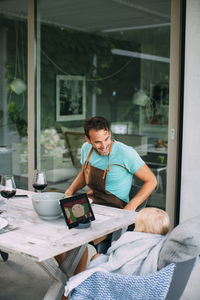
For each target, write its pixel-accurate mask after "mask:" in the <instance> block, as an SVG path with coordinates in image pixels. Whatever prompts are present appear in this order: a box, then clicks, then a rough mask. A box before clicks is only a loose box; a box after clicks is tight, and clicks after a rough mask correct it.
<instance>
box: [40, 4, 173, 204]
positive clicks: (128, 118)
mask: <svg viewBox="0 0 200 300" xmlns="http://www.w3.org/2000/svg"><path fill="white" fill-rule="evenodd" d="M37 21H38V22H37V25H38V37H37V38H38V39H37V40H38V48H39V50H40V51H38V70H40V72H39V73H38V85H37V86H38V98H37V101H38V112H37V117H38V147H37V155H38V166H39V167H41V168H45V169H46V171H47V177H48V181H49V185H48V188H49V189H58V190H62V191H64V190H65V189H66V188H67V186H68V185H69V184H70V183H71V182H72V180H73V179H74V177H75V176H76V174H77V173H78V171H79V170H80V148H81V144H82V143H83V142H84V134H83V127H82V126H83V121H84V119H85V117H89V116H94V115H102V116H104V117H106V118H107V119H108V120H109V121H110V123H111V129H112V133H113V137H114V138H115V139H116V140H119V141H121V142H124V143H125V144H128V145H130V146H132V147H135V149H136V150H137V151H138V152H139V154H140V155H141V156H142V158H143V159H144V160H145V162H146V163H147V164H148V165H149V167H150V168H151V169H152V170H153V172H154V173H155V175H156V176H157V178H158V182H159V184H158V187H157V189H156V191H155V192H154V193H153V194H152V196H151V198H150V200H149V205H151V206H157V207H162V208H165V195H166V172H167V137H168V105H169V46H170V45H169V43H170V1H166V0H160V1H156V3H154V2H152V1H149V2H147V1H134V2H133V1H124V2H123V1H109V0H106V1H97V0H96V1H91V0H88V1H84V2H80V1H78V0H73V1H67V2H65V3H63V2H60V1H57V2H56V3H54V5H51V4H50V3H49V1H47V0H43V1H41V5H40V8H39V11H38V20H37ZM134 181H135V183H136V184H140V183H138V182H137V180H136V179H134Z"/></svg>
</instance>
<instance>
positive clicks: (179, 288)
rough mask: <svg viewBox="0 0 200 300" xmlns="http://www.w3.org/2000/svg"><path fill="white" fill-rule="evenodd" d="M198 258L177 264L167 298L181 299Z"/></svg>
mask: <svg viewBox="0 0 200 300" xmlns="http://www.w3.org/2000/svg"><path fill="white" fill-rule="evenodd" d="M196 260H197V258H196V257H194V258H192V259H189V260H187V261H183V262H179V263H176V264H175V265H176V268H175V270H174V274H173V277H172V282H171V285H170V287H169V290H168V293H167V296H166V300H172V299H180V297H181V296H182V294H183V292H184V290H185V287H186V285H187V282H188V280H189V278H190V275H191V273H192V270H193V268H194V265H195V263H196Z"/></svg>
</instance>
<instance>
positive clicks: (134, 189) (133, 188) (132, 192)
mask: <svg viewBox="0 0 200 300" xmlns="http://www.w3.org/2000/svg"><path fill="white" fill-rule="evenodd" d="M140 189H141V186H139V185H136V184H133V185H132V186H131V190H130V193H129V199H132V198H133V197H135V195H136V194H137V193H138V192H139V190H140ZM147 202H148V198H147V199H146V200H144V202H142V203H141V204H140V205H139V206H138V207H137V209H136V211H137V212H138V211H140V210H141V209H143V208H145V207H146V205H147Z"/></svg>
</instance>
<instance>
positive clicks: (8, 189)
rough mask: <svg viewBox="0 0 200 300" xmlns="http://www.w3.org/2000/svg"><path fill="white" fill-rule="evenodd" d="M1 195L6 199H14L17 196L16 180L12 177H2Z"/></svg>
mask: <svg viewBox="0 0 200 300" xmlns="http://www.w3.org/2000/svg"><path fill="white" fill-rule="evenodd" d="M0 193H1V196H2V197H4V198H7V199H9V198H12V197H13V196H14V195H15V194H16V185H15V180H14V177H13V176H12V175H2V176H1V184H0Z"/></svg>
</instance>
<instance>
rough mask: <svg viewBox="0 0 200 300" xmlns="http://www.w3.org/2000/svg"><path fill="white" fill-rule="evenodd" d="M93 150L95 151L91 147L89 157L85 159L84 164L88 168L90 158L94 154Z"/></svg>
mask: <svg viewBox="0 0 200 300" xmlns="http://www.w3.org/2000/svg"><path fill="white" fill-rule="evenodd" d="M92 152H93V147H92V148H91V149H90V152H89V154H88V157H87V159H86V161H85V164H84V168H85V169H86V168H87V165H88V162H89V159H90V156H91V155H92Z"/></svg>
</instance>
